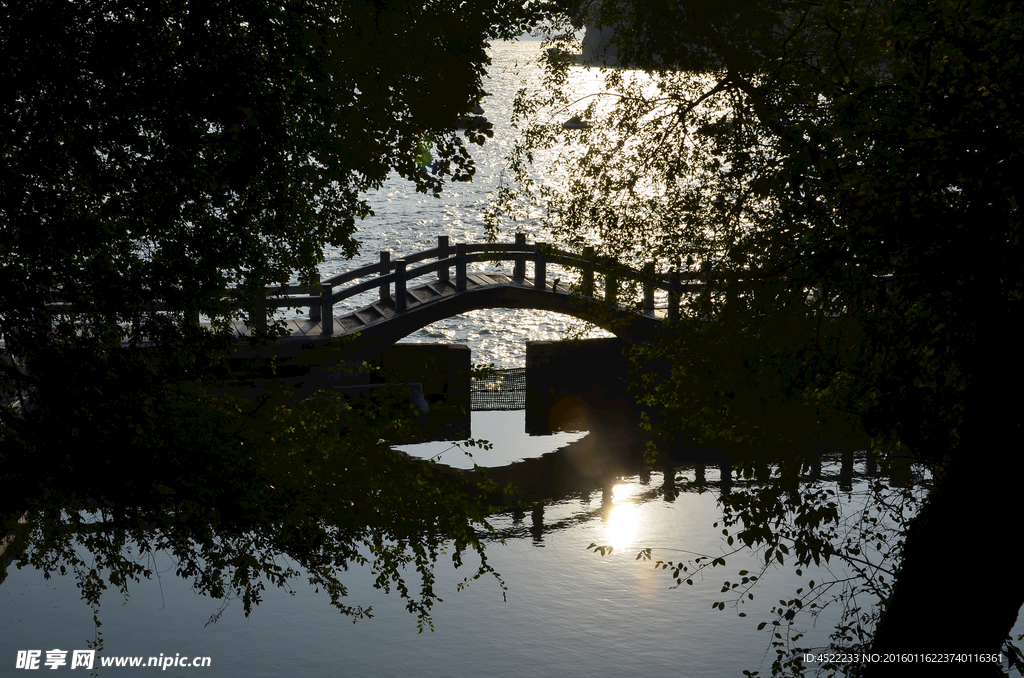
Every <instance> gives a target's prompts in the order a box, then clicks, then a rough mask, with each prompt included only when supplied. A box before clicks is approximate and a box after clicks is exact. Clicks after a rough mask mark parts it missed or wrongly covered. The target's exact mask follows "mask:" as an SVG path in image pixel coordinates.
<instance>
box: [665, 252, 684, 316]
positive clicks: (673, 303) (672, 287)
mask: <svg viewBox="0 0 1024 678" xmlns="http://www.w3.org/2000/svg"><path fill="white" fill-rule="evenodd" d="M680 266H681V262H680V261H679V259H675V260H674V261H673V262H672V276H671V279H670V282H669V288H668V319H669V321H670V322H675V321H676V320H679V299H680V297H682V295H681V294H680V291H679V287H680V285H681V276H680V270H679V269H680Z"/></svg>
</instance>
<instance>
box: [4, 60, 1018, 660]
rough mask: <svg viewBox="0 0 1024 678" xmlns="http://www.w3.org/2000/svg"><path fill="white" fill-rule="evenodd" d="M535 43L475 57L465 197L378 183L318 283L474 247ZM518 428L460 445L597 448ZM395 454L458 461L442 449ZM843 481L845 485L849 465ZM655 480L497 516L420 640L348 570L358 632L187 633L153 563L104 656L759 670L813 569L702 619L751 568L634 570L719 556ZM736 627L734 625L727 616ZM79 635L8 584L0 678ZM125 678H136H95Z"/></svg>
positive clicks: (227, 625) (269, 616)
mask: <svg viewBox="0 0 1024 678" xmlns="http://www.w3.org/2000/svg"><path fill="white" fill-rule="evenodd" d="M538 48H539V46H538V43H535V42H523V43H503V44H498V45H495V47H494V49H493V52H492V53H493V59H494V64H493V67H492V79H491V82H490V85H489V88H490V91H491V92H492V93H493V94H494V96H492V97H490V98H488V99H487V100H485V102H484V106H485V109H486V112H487V116H488V117H489V119H490V120H491V121H492V122H494V123H495V139H494V140H492V142H491V143H489V144H488V145H486V146H485V147H483V148H482V149H475V153H474V155H475V157H476V158H477V161H478V167H479V169H478V173H477V176H476V178H475V180H474V182H473V183H472V184H457V185H455V186H452V187H450V190H447V191H446V194H445V196H444V197H443V198H442V199H440V200H436V199H434V198H432V197H428V196H424V195H421V194H417V193H415V191H413V190H412V189H411V188H410V187H409V186H407V185H405V184H404V183H402V182H399V181H393V182H389V183H388V184H387V185H386V186H385V187H384V188H383V189H381V190H380V191H378V192H377V193H376V194H375V195H373V196H372V198H371V202H372V204H373V205H374V208H375V210H376V212H377V216H376V217H375V218H373V219H369V220H367V221H366V222H364V225H363V229H362V230H361V232H360V236H361V238H362V239H363V241H364V254H363V255H362V256H361V258H360V259H358V260H356V261H351V262H350V261H345V260H342V259H340V258H338V257H337V256H330V257H329V258H328V261H327V262H326V264H325V265H324V267H323V269H322V271H321V272H322V274H324V275H332V274H334V273H337V272H339V271H342V270H348V269H351V268H354V267H357V266H361V265H365V264H369V263H374V262H375V261H377V252H378V251H379V250H381V249H386V250H390V251H393V252H395V253H406V252H412V251H418V250H421V249H426V248H429V247H432V246H434V244H435V243H436V238H437V236H438V235H448V236H449V237H450V238H451V240H452V242H457V241H466V240H479V239H480V238H481V237H482V235H483V223H482V220H481V219H480V216H479V215H480V211H481V210H482V208H483V206H484V204H485V201H486V197H487V192H488V190H490V188H491V187H493V186H494V185H495V182H496V181H497V177H498V175H499V173H500V170H501V166H502V163H501V159H502V157H503V155H504V153H505V152H506V150H507V149H508V146H509V144H510V143H511V136H510V134H509V130H508V129H507V125H506V124H505V123H506V121H507V119H508V116H509V112H510V109H509V106H510V103H511V98H512V95H513V93H514V91H515V89H516V88H517V87H518V86H519V82H520V75H516V72H517V71H518V73H520V74H521V75H522V76H523V77H525V78H526V79H527V80H529V79H531V78H535V77H536V70H532V67H531V66H529V63H530V62H531V61H533V60H535V57H536V55H537V50H538ZM517 64H518V66H517ZM523 230H525V231H527V232H528V233H530V234H531V238H532V237H541V238H544V237H546V236H545V234H544V233H543V232H542V231H541V230H540V229H539V227H537V226H536V225H535V224H532V223H525V224H523ZM354 303H358V301H357V302H354ZM569 328H570V321H569V320H567V319H566V318H565V317H563V316H558V315H556V314H549V313H541V312H534V311H520V310H517V311H478V312H474V313H471V314H466V315H465V316H462V317H459V318H452V319H449V320H447V321H444V322H441V323H436V324H435V325H432V326H430V327H427V328H424V330H421V331H420V332H417V333H416V334H415V335H413V336H411V337H410V338H409V340H410V341H429V342H454V343H464V344H467V345H469V346H470V348H471V349H472V350H473V356H474V357H473V361H474V362H476V363H491V362H493V363H495V364H497V365H499V366H505V367H511V366H516V365H521V364H522V363H523V355H524V352H525V349H524V347H525V342H526V341H527V340H531V339H557V338H561V337H562V336H564V333H565V332H566V331H567V330H568V329H569ZM596 335H597V333H595V334H594V336H596ZM523 431H524V414H523V412H521V411H520V412H502V413H474V415H473V433H472V435H473V436H474V437H477V438H486V439H489V440H491V441H492V442H494V443H495V447H494V449H493V450H491V451H487V452H478V453H477V454H476V460H477V461H478V462H479V463H481V464H483V465H485V466H500V465H502V464H507V463H510V462H513V461H517V460H519V459H523V458H534V457H540V456H541V455H544V454H546V453H550V452H552V451H553V450H555V449H557V448H561V447H564V446H573V445H576V446H579V445H585V444H591V445H595V446H601V445H604V444H606V441H601V440H594V439H593V438H589V443H588V442H587V441H588V437H587V436H584V435H583V434H582V433H561V434H556V435H554V436H548V437H536V436H527V435H526V434H525V433H523ZM608 444H612V443H608ZM406 449H410V451H413V452H414V453H416V454H420V455H422V456H436V455H438V454H440V455H441V457H440V459H441V461H442V462H445V463H448V464H451V465H454V466H466V465H467V461H466V460H465V458H464V457H461V456H460V452H459V450H457V449H452V446H451V445H450V444H447V443H431V444H427V445H424V446H422V447H418V448H406ZM856 468H857V470H858V471H863V470H864V462H863V460H860V459H859V460H858V462H857V466H856ZM832 471H834V469H831V470H830V467H829V466H828V465H826V466H825V468H824V473H823V475H824V477H825V478H826V480H823V481H821V482H822V484H823V485H824V486H828V487H829V488H831V489H836V490H839V487H838V484H837V482H836V481H835V480H834V479H829V478H830V473H831V472H832ZM681 472H682V474H683V475H684V476H686V477H688V478H690V479H693V478H694V477H695V473H696V471H695V469H694V468H693V467H686V468H683V469H682V470H681ZM706 477H707V481H708V483H709V484H710V485H711V486H712V488H714V483H715V482H716V480H717V479H718V471H717V469H711V468H709V469H708V470H707V476H706ZM662 480H663V479H662V475H661V473H659V472H657V471H655V472H651V473H643V474H641V473H638V474H636V475H627V476H626V477H623V478H620V479H618V480H617V481H615V483H614V485H613V486H609V487H607V488H592V489H590V490H584V491H580V492H577V493H576V494H575V495H573V496H568V497H564V498H561V499H560V500H558V501H557V502H555V503H554V504H552V505H550V506H548V507H547V508H546V509H545V512H544V516H543V527H542V528H537V527H535V526H534V524H533V522H532V520H531V516H529V515H527V516H525V518H524V519H523V520H521V521H519V522H517V521H515V520H514V518H513V517H512V516H500V517H498V518H497V519H496V520H495V525H496V526H497V527H498V528H500V529H502V530H504V531H505V533H506V534H507V540H506V543H505V544H504V545H501V544H499V543H494V544H491V545H490V547H489V555H490V559H491V562H492V564H493V565H494V567H495V568H496V569H497V571H498V572H500V573H501V575H502V576H503V578H504V581H505V583H506V584H507V586H508V593H507V601H504V600H503V598H502V591H501V589H500V587H499V586H498V585H497V584H496V583H495V582H493V581H487V580H481V581H477V582H474V583H473V585H472V586H470V587H469V588H468V589H467V590H464V591H461V592H456V591H455V585H456V583H457V582H458V581H460V580H461V578H462V576H464V574H465V572H464V571H462V570H454V569H453V568H451V567H450V566H449V565H447V564H445V563H442V564H440V565H439V568H438V569H439V587H438V590H440V591H442V593H441V595H442V598H444V602H443V603H442V604H440V605H439V606H438V607H437V608H436V610H435V615H434V624H435V631H434V632H426V633H423V634H418V633H417V628H416V623H415V619H414V618H413V617H412V616H411V615H409V614H408V613H407V612H406V611H405V610H404V607H403V605H402V604H401V601H400V599H399V598H397V597H395V596H386V595H383V594H380V593H379V592H378V591H376V590H374V589H373V588H372V582H371V578H370V577H369V573H368V572H365V571H361V570H354V571H353V572H351V573H349V574H350V576H346V578H345V582H346V583H347V584H348V585H349V587H350V590H351V600H350V602H351V603H354V604H372V605H373V607H374V613H375V615H376V616H375V617H374V618H373V619H369V620H364V621H361V622H359V623H358V624H352V623H351V621H350V620H348V619H347V618H344V617H342V616H340V615H339V614H338V613H337V612H336V611H335V610H334V609H333V608H331V607H330V605H329V602H328V600H327V597H326V596H325V595H322V594H317V593H315V592H314V591H313V590H311V589H310V588H309V587H307V586H304V585H301V584H299V585H297V586H296V587H295V589H294V591H292V593H293V594H294V595H290V594H288V593H286V592H284V591H279V590H273V591H269V592H268V594H267V596H266V600H265V602H264V603H263V604H262V605H260V606H259V607H258V608H257V609H256V610H255V612H254V613H253V615H252V616H251V617H250V618H248V619H246V618H245V617H244V615H243V614H242V607H241V605H240V604H232V605H231V606H229V607H228V609H227V610H226V612H225V613H224V615H223V616H222V617H221V619H220V621H219V622H218V623H216V624H213V625H210V626H205V624H206V622H207V620H208V619H209V618H210V616H211V615H212V614H214V613H215V612H216V611H217V610H218V609H219V604H218V603H217V602H215V601H211V600H209V599H207V598H203V597H201V596H197V595H195V594H194V593H193V592H192V591H191V590H189V587H188V586H187V585H186V584H185V583H184V582H182V581H179V580H178V579H177V578H175V577H174V575H173V568H172V567H171V564H170V562H169V561H167V560H160V559H159V558H158V559H157V561H156V562H155V564H156V566H157V568H158V571H159V572H160V573H161V576H160V577H159V578H158V579H154V580H151V581H147V582H143V583H141V584H139V585H135V586H133V587H132V595H131V599H130V601H129V602H128V603H127V604H122V601H121V600H120V599H119V598H118V597H117V596H116V595H108V596H107V597H106V598H105V599H104V601H103V606H102V608H101V614H102V620H103V634H104V638H105V643H106V649H105V654H106V656H118V655H123V656H143V657H149V656H159V655H161V654H163V655H164V656H175V655H182V656H208V657H210V658H211V666H210V668H205V669H197V670H193V671H194V673H195V674H196V675H209V676H227V677H235V676H237V677H241V676H246V677H249V676H268V677H270V676H273V677H277V676H284V675H292V674H296V675H304V676H328V675H330V676H405V675H417V676H423V677H427V678H429V677H434V676H437V677H441V676H445V677H454V676H467V677H468V676H474V677H475V676H480V675H487V676H508V677H513V676H515V677H522V676H540V677H547V676H551V677H556V676H557V677H560V678H561V677H566V676H593V675H649V676H669V675H672V676H675V675H685V676H740V675H742V671H743V670H744V669H746V670H758V669H760V670H761V673H762V675H766V674H768V673H769V672H770V670H769V669H770V664H771V660H772V658H773V656H774V652H773V651H772V650H771V649H770V642H771V636H770V634H769V632H768V631H760V632H759V631H757V625H758V623H759V622H761V621H769V622H770V621H772V620H773V619H775V616H774V615H772V614H771V613H770V610H771V607H772V605H773V604H776V603H777V602H778V600H779V599H780V598H785V599H789V598H791V597H792V595H793V592H794V590H795V589H796V588H798V587H799V586H805V585H806V581H807V580H808V579H809V578H818V579H819V580H820V579H821V577H822V576H823V575H822V573H814V572H806V573H805V575H804V576H803V577H802V578H801V577H798V576H797V575H796V574H795V572H794V571H793V569H792V568H790V567H782V566H779V567H773V568H771V569H770V571H769V572H767V573H766V576H765V577H763V578H762V579H761V581H760V582H759V583H758V586H757V587H756V588H755V589H754V590H753V593H754V594H755V599H754V601H752V602H748V603H746V604H744V605H741V606H739V607H737V608H735V609H734V608H733V607H728V606H727V607H726V609H725V610H724V611H719V610H713V609H712V603H714V602H717V601H719V600H726V601H728V600H730V598H729V597H728V596H724V595H723V594H721V593H720V590H721V585H722V582H723V581H725V580H727V579H731V580H735V579H736V572H737V571H739V570H741V569H749V570H752V571H756V570H757V569H758V568H757V567H756V566H757V565H758V564H759V562H758V560H757V556H756V555H754V554H739V555H736V556H732V557H730V558H729V559H728V563H727V566H726V567H725V568H716V569H715V570H713V571H711V572H709V573H708V575H707V576H705V577H704V578H698V579H697V580H696V581H695V583H694V586H692V587H690V586H685V585H684V586H683V587H682V588H680V589H677V590H672V589H670V586H671V584H672V581H671V579H670V577H669V575H668V573H667V572H664V571H659V570H655V568H654V567H653V566H652V564H651V563H649V562H642V561H637V560H636V558H635V556H636V553H637V551H638V550H639V549H641V548H652V549H653V550H654V556H655V558H656V559H658V558H663V559H670V560H689V559H692V558H695V557H696V556H697V554H706V555H712V556H717V555H720V554H722V553H723V549H726V548H727V547H726V544H725V542H724V538H723V536H722V534H721V532H720V528H715V527H713V524H714V522H715V521H716V520H718V519H719V518H720V513H719V511H718V509H717V505H716V496H717V490H715V489H712V490H711V491H709V492H705V493H703V494H698V493H694V492H686V493H683V494H681V495H680V496H679V497H677V498H675V499H674V500H672V501H670V500H668V499H666V497H665V496H664V493H663V491H662ZM863 489H864V486H863V484H862V483H856V484H854V486H853V488H852V489H851V490H850V491H849V492H840V494H841V496H842V500H843V506H844V511H846V512H847V513H849V514H851V515H852V513H853V512H854V511H855V510H856V507H857V505H858V502H861V501H863V496H864V495H863ZM592 542H593V543H598V544H610V545H614V546H615V547H616V550H615V551H614V553H612V554H611V555H606V556H603V557H602V556H599V555H596V554H595V553H593V552H591V551H589V550H587V546H588V545H589V544H591V543H592ZM470 565H471V563H470ZM466 569H468V568H466ZM834 574H835V575H837V576H838V575H841V572H839V571H837V572H835V573H834ZM740 612H744V613H745V614H747V616H746V617H742V618H741V617H739V616H738V614H739V613H740ZM837 612H838V611H837V610H828V611H826V613H824V614H823V615H822V617H821V618H819V619H818V620H817V621H816V622H815V620H812V619H810V618H806V617H798V619H797V622H798V625H799V628H800V629H802V630H805V631H807V633H808V635H807V636H806V637H805V639H804V640H803V643H804V644H807V645H819V646H821V645H824V644H825V643H826V642H827V639H828V635H829V632H830V630H831V627H832V624H833V623H834V622H835V620H836V618H837ZM1015 633H1024V624H1022V623H1020V622H1018V626H1017V628H1016V629H1015ZM92 637H93V626H92V618H91V612H90V610H89V609H88V608H87V607H86V606H85V605H84V603H82V602H81V601H80V600H79V599H78V592H77V589H76V587H75V585H74V583H73V581H71V580H70V579H69V578H66V577H56V578H54V579H51V580H49V581H47V580H44V579H43V578H42V577H41V575H40V574H39V573H38V572H35V571H32V570H24V571H17V570H14V571H12V572H11V573H10V575H9V577H8V579H7V580H6V581H5V582H4V584H3V585H2V586H0V676H6V675H18V673H19V672H17V671H16V670H15V669H14V668H13V667H14V666H15V658H16V654H17V651H18V650H30V649H39V650H43V651H46V650H50V649H54V648H59V649H63V650H74V649H85V648H86V642H87V641H88V640H90V639H92ZM59 670H60V671H67V670H70V669H69V668H68V667H67V666H65V667H62V668H61V669H59ZM168 670H169V671H170V672H172V673H173V672H175V671H179V670H181V669H180V668H175V667H171V668H169V669H168ZM187 670H188V669H186V671H187ZM149 673H152V669H149ZM136 674H138V675H146V674H147V670H146V669H135V670H133V669H128V668H113V669H108V670H103V671H101V672H100V675H102V676H120V675H136Z"/></svg>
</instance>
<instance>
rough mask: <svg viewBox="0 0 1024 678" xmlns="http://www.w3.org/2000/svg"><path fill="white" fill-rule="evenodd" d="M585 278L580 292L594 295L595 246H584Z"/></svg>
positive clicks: (586, 295)
mask: <svg viewBox="0 0 1024 678" xmlns="http://www.w3.org/2000/svg"><path fill="white" fill-rule="evenodd" d="M581 268H582V271H583V278H582V280H581V281H580V294H582V295H583V296H585V297H592V296H594V248H593V247H584V248H583V265H582V267H581Z"/></svg>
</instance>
